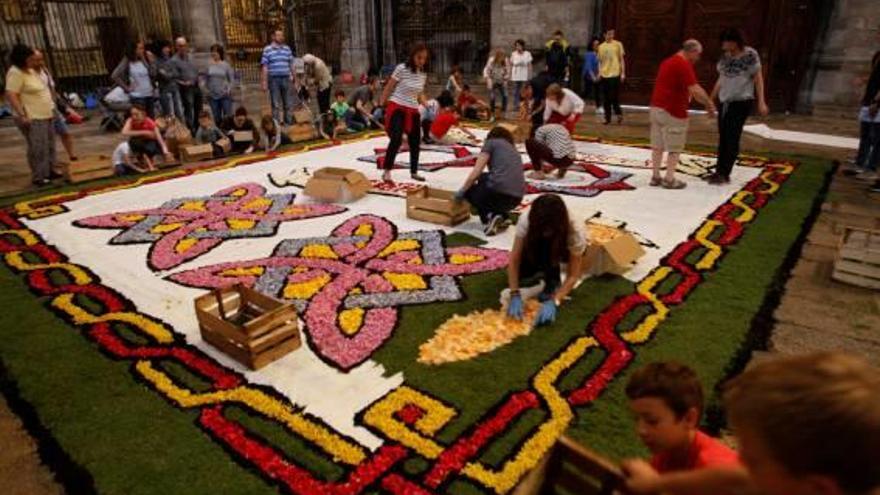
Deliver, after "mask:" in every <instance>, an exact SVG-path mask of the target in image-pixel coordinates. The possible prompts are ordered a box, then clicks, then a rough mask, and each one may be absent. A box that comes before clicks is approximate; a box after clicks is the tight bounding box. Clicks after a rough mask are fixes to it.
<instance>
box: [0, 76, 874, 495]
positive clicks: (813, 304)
mask: <svg viewBox="0 0 880 495" xmlns="http://www.w3.org/2000/svg"><path fill="white" fill-rule="evenodd" d="M249 94H250V97H248V98H246V103H247V104H248V106H249V107H250V108H252V109H253V108H260V107H261V106H262V104H263V100H262V97H261V96H259V95H258V94H257V93H256V92H253V91H251V92H249ZM754 120H755V121H758V120H759V119H754ZM97 121H98V119H94V118H93V119H92V120H90V121H89V122H87V123H85V124H83V125H79V126H74V127H73V133H74V135H75V136H76V141H77V151H76V152H77V154H78V155H80V156H85V155H88V154H109V153H111V152H112V151H113V148H114V147H115V145H116V143H117V142H118V141H119V135H118V134H108V133H102V132H100V131H99V130H98V128H97V127H98V122H97ZM760 121H761V122H764V123H766V124H768V125H769V126H771V127H773V128H779V129H787V130H797V131H805V132H817V133H827V134H835V135H841V136H856V135H857V132H858V127H857V124H856V123H854V122H850V121H842V120H839V119H834V118H822V117H809V116H800V115H774V116H770V117H768V118H766V119H760ZM578 131H579V132H580V133H582V134H588V135H598V136H602V137H608V138H620V139H632V138H641V139H646V138H647V137H648V119H647V113H645V112H628V113H627V115H626V119H625V122H624V124H623V125H610V126H604V125H601V123H600V122H599V119H598V118H596V119H595V120H594V119H593V118H589V117H588V118H584V119H582V121H581V123H580V124H579V126H578ZM688 139H689V143H690V144H695V145H706V146H714V145H715V142H716V139H717V134H716V132H715V123H714V122H712V121H711V120H709V119H708V118H707V117H700V116H698V117H694V118H692V119H691V125H690V131H689V138H688ZM0 149H3V150H4V151H5V153H4V160H3V161H4V162H5V163H3V166H2V167H0V196H3V195H7V196H8V195H14V194H18V193H20V192H23V191H25V190H28V189H29V188H30V183H29V174H28V167H27V164H26V161H25V154H24V142H23V140H22V138H21V135H20V134H19V133H18V131H17V130H16V129H15V127H14V126H12V123H11V121H10V120H9V119H4V120H2V121H0ZM743 150H744V151H746V152H751V153H756V154H760V153H763V152H768V151H773V152H780V153H787V154H792V155H794V154H809V155H814V156H821V157H824V158H827V159H829V160H839V161H844V160H846V159H848V158H850V156H851V155H852V152H850V151H845V150H839V149H831V148H825V147H822V146H815V145H792V144H787V143H780V142H773V141H768V140H764V139H762V138H759V137H755V136H749V135H746V136H744V138H743ZM59 152H60V153H61V155H60V156H61V157H62V158H65V159H66V156H65V155H64V154H63V151H61V147H60V145H59ZM843 225H860V226H865V227H872V228H880V195H878V194H872V193H868V192H867V187H866V184H865V183H862V182H858V181H857V180H855V179H851V178H845V177H842V176H837V177H835V179H834V181H833V182H832V184H831V186H830V192H829V196H828V201H827V202H826V203H825V204H824V205H823V207H822V212H821V214H820V216H819V217H818V219H817V221H816V223H815V225H814V227H813V229H812V231H811V232H810V234H809V237H808V239H807V241H806V243H805V245H804V247H803V252H802V255H801V257H800V260H799V261H798V262H797V264H796V265H795V267H794V269H793V271H792V274H791V278H790V280H789V281H788V283H787V285H786V288H785V293H784V295H783V297H782V300H781V304H780V305H779V307H778V308H777V309H776V312H775V313H774V318H775V320H776V324H775V328H774V330H773V332H772V335H771V337H770V339H769V342H768V351H769V352H767V353H762V354H761V356H767V355H775V354H790V353H798V352H805V351H813V350H819V349H839V350H847V351H851V352H855V353H859V354H862V355H865V356H867V357H868V358H869V359H871V360H872V361H873V362H874V363H875V364H877V365H880V330H878V329H880V293H878V292H876V291H868V290H864V289H859V288H856V287H851V286H847V285H844V284H840V283H837V282H833V281H832V280H831V278H830V272H831V264H832V262H833V259H834V256H835V252H836V251H835V249H836V245H837V241H838V238H839V235H840V232H841V228H842V226H843ZM0 445H3V448H2V449H0V486H3V487H5V488H6V490H5V491H4V493H21V494H28V495H30V494H40V495H42V494H56V493H62V492H63V490H62V489H61V488H60V487H59V486H58V485H57V484H55V483H54V481H53V480H52V476H51V474H50V473H49V471H48V469H46V468H45V467H43V466H41V464H40V459H39V456H38V455H37V452H36V449H35V444H34V441H33V440H32V439H31V438H30V437H29V436H28V435H27V433H25V432H24V430H23V429H22V426H21V422H20V421H19V420H18V418H17V417H15V415H14V414H12V413H11V412H10V411H9V409H8V407H7V405H6V403H5V401H3V400H2V398H0ZM9 490H11V491H9Z"/></svg>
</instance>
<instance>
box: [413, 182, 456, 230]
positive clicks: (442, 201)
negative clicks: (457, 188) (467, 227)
mask: <svg viewBox="0 0 880 495" xmlns="http://www.w3.org/2000/svg"><path fill="white" fill-rule="evenodd" d="M406 216H407V217H408V218H412V219H414V220H421V221H423V222H429V223H435V224H439V225H446V226H449V227H452V226H454V225H458V224H460V223H462V222H466V221H467V220H468V219H469V218H470V217H471V207H470V205H469V204H468V203H467V202H466V201H461V202H459V201H455V193H454V192H452V191H444V190H442V189H434V188H431V187H422V188H420V189H416V190H414V191H410V192H409V193H408V194H407V196H406Z"/></svg>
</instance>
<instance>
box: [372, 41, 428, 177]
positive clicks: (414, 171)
mask: <svg viewBox="0 0 880 495" xmlns="http://www.w3.org/2000/svg"><path fill="white" fill-rule="evenodd" d="M427 63H428V47H427V46H425V45H424V44H421V43H419V44H417V45H416V46H415V47H413V49H412V50H411V51H410V55H409V59H408V60H407V61H406V63H403V64H400V65H398V66H397V67H396V68H395V69H394V72H393V73H392V74H391V78H390V79H389V80H388V83H387V84H386V85H385V90H384V91H383V92H382V99H381V101H380V102H379V104H380V105H385V129H386V131H387V132H388V137H389V138H390V142H389V143H388V150H387V151H386V152H385V157H384V159H382V158H380V160H379V166H380V167H381V168H384V169H385V173H384V174H382V179H383V180H384V181H385V182H391V170H392V169H393V168H394V161H395V160H396V159H397V153H398V152H399V151H400V146H401V145H402V144H403V135H404V134H406V135H407V141H408V143H409V172H410V177H412V179H413V180H416V181H419V182H424V180H425V178H424V177H422V176H421V175H419V145H420V144H421V139H422V138H421V126H420V125H419V124H420V120H421V117H420V115H419V103H423V102H424V99H425V97H424V91H425V82H426V81H427V78H428V76H427V74H426V73H425V66H426V65H427Z"/></svg>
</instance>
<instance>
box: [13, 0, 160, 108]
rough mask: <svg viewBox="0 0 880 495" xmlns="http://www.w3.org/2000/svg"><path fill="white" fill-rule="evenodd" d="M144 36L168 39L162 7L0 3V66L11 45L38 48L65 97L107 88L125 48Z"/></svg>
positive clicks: (61, 0) (38, 0)
mask: <svg viewBox="0 0 880 495" xmlns="http://www.w3.org/2000/svg"><path fill="white" fill-rule="evenodd" d="M147 36H153V37H170V36H171V22H170V16H169V11H168V5H167V3H166V2H165V1H156V2H143V1H140V0H0V55H2V59H3V62H2V63H3V64H5V63H6V55H7V54H8V51H9V49H11V47H12V45H14V44H15V43H25V44H27V45H29V46H33V47H35V48H39V49H41V50H43V51H44V52H45V54H46V58H47V61H48V63H49V67H50V69H51V71H52V74H53V75H54V77H55V79H56V81H57V83H58V86H59V88H60V89H61V90H63V91H77V92H87V91H91V90H92V89H94V88H95V87H96V86H98V85H102V84H106V83H107V79H108V77H107V76H108V74H109V72H110V71H111V70H112V69H113V66H115V64H116V63H118V62H119V59H120V58H121V53H122V50H123V49H124V47H125V45H126V44H127V43H128V42H129V41H130V40H133V39H137V38H139V37H140V38H145V37H147ZM3 69H4V73H5V69H6V67H5V66H4V67H3Z"/></svg>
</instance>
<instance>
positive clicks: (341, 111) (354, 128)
mask: <svg viewBox="0 0 880 495" xmlns="http://www.w3.org/2000/svg"><path fill="white" fill-rule="evenodd" d="M330 111H331V112H333V114H334V116H335V117H336V121H337V122H342V123H344V124H345V128H346V130H347V131H349V132H360V131H362V130H364V128H365V127H366V126H365V125H364V124H362V123H361V122H360V121H358V120H357V119H355V118H354V116H355V113H354V111H353V110H352V108H351V106H350V105H349V104H348V102H347V101H346V100H345V91H342V90H341V89H340V90H339V91H337V92H336V101H334V102H333V104H332V105H330Z"/></svg>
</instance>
